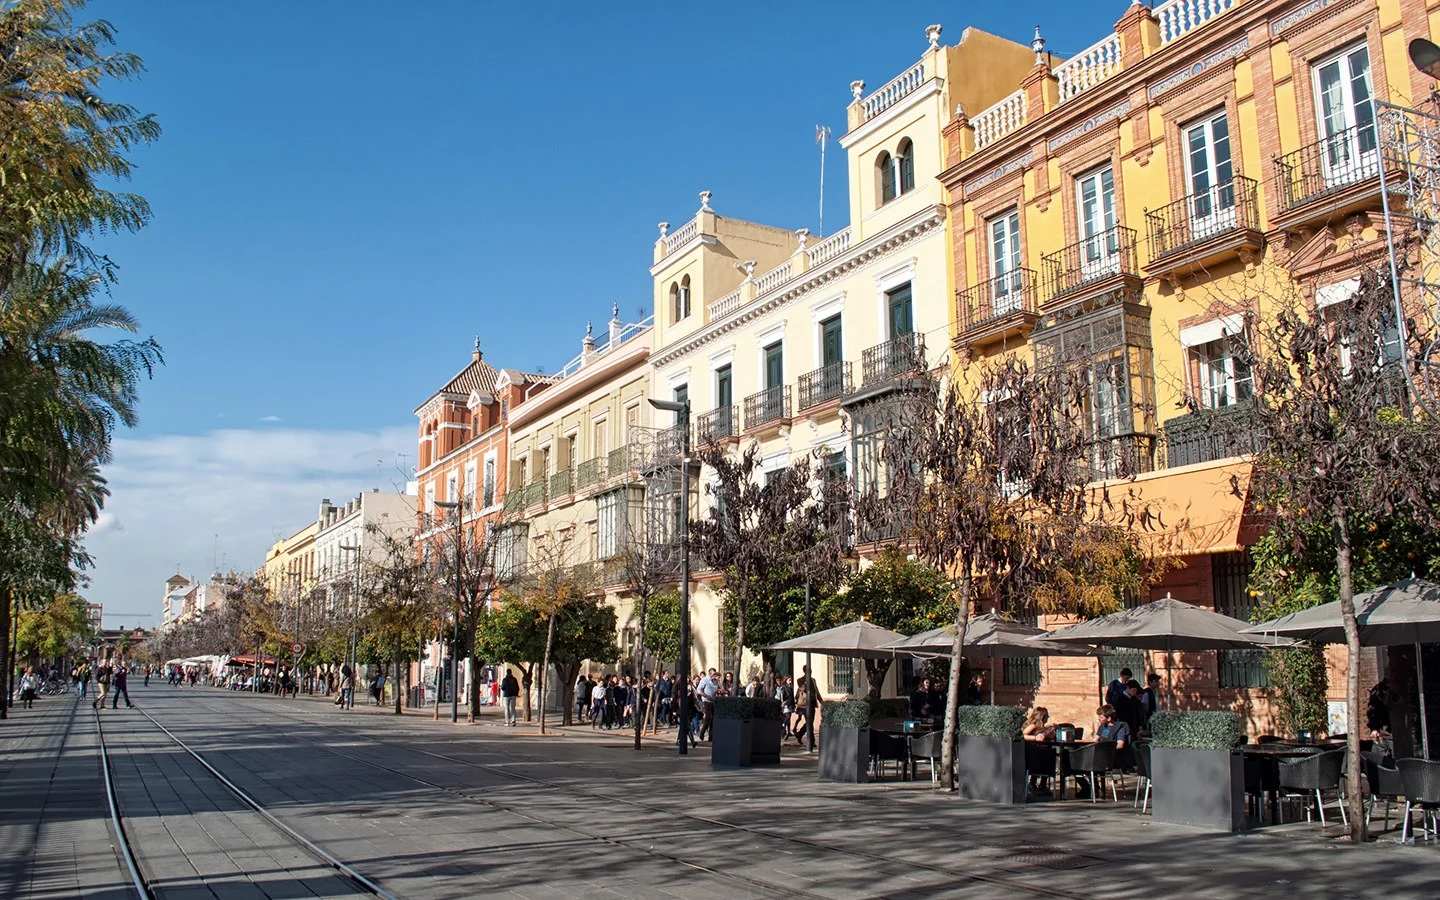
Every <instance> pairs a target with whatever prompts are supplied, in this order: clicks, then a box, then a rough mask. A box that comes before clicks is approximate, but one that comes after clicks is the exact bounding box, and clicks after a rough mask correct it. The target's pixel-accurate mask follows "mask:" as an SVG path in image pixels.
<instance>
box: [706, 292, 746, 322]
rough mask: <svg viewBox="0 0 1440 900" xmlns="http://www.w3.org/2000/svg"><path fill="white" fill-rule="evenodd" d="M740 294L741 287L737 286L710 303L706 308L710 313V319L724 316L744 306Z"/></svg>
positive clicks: (713, 319)
mask: <svg viewBox="0 0 1440 900" xmlns="http://www.w3.org/2000/svg"><path fill="white" fill-rule="evenodd" d="M741 296H742V289H740V288H737V289H735V290H733V291H731V292H730V293H728V294H726V295H725V296H723V297H721V298H720V299H719V300H716V301H715V302H714V303H712V304H710V308H709V309H708V310H707V312H708V313H709V314H710V321H712V322H713V321H715V320H716V319H721V318H724V317H725V316H728V315H730V314H731V313H733V312H735V311H736V310H738V309H739V308H740V307H742V306H744V305H745V301H744V300H742V299H740V298H741Z"/></svg>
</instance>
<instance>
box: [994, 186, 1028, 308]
mask: <svg viewBox="0 0 1440 900" xmlns="http://www.w3.org/2000/svg"><path fill="white" fill-rule="evenodd" d="M990 285H991V288H992V297H993V300H992V303H993V306H994V308H993V310H992V311H991V314H992V315H996V316H999V315H1003V314H1005V313H1008V312H1014V311H1015V310H1017V309H1019V308H1020V299H1021V296H1020V289H1021V284H1020V213H1019V212H1018V211H1014V210H1012V211H1011V212H1008V213H1002V214H1001V215H1000V216H999V217H998V218H995V219H991V220H990Z"/></svg>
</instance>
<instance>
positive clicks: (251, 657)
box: [226, 653, 280, 668]
mask: <svg viewBox="0 0 1440 900" xmlns="http://www.w3.org/2000/svg"><path fill="white" fill-rule="evenodd" d="M279 662H280V661H279V660H278V659H276V658H275V657H273V656H271V655H270V654H268V653H263V654H261V655H260V665H262V666H274V665H277V664H279ZM226 665H229V666H240V667H246V668H248V667H252V666H254V665H255V654H253V653H241V654H240V655H238V656H232V657H230V661H229V662H228V663H226Z"/></svg>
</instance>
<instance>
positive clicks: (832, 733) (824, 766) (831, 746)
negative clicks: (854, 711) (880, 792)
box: [820, 724, 870, 784]
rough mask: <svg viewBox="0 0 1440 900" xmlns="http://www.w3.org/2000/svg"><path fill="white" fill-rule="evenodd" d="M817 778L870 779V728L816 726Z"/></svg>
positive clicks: (854, 781)
mask: <svg viewBox="0 0 1440 900" xmlns="http://www.w3.org/2000/svg"><path fill="white" fill-rule="evenodd" d="M820 780H821V781H842V782H845V783H846V784H866V783H867V782H869V781H870V729H869V728H868V727H866V728H841V727H839V726H835V725H824V724H822V725H821V726H820Z"/></svg>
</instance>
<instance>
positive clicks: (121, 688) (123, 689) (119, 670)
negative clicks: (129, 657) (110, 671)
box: [110, 663, 135, 709]
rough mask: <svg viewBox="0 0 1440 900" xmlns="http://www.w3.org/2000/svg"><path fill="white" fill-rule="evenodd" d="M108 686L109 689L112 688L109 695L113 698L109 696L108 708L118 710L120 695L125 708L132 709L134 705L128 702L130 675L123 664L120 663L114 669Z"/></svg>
mask: <svg viewBox="0 0 1440 900" xmlns="http://www.w3.org/2000/svg"><path fill="white" fill-rule="evenodd" d="M110 684H111V687H113V688H114V690H113V691H111V694H112V695H113V696H111V698H110V708H111V709H119V708H120V695H121V694H124V695H125V708H126V709H134V708H135V704H133V703H131V702H130V691H129V689H128V688H129V685H130V674H129V672H128V671H127V669H126V667H125V664H124V663H121V664H120V665H118V666H116V667H115V674H114V675H113V676H111V680H110Z"/></svg>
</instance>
